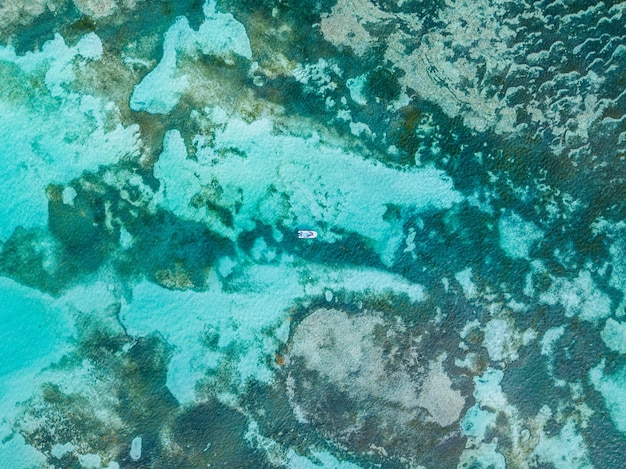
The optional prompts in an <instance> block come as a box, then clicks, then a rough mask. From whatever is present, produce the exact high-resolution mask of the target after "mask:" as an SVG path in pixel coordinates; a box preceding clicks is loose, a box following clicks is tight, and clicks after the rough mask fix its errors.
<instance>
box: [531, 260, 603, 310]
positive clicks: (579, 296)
mask: <svg viewBox="0 0 626 469" xmlns="http://www.w3.org/2000/svg"><path fill="white" fill-rule="evenodd" d="M539 299H540V301H541V302H543V303H546V304H549V305H554V304H557V303H560V304H561V305H563V307H564V309H565V315H566V316H567V317H570V318H571V317H573V316H578V317H580V319H583V320H585V321H591V322H597V321H598V320H600V319H604V318H606V317H608V316H609V315H610V314H611V298H610V297H609V296H608V295H607V294H606V293H604V292H603V291H601V290H600V289H599V288H598V287H597V286H596V284H595V282H594V281H593V279H592V278H591V273H590V272H589V271H588V270H581V271H580V272H579V274H578V277H576V278H575V279H573V280H568V279H563V278H556V279H554V280H553V282H552V285H551V286H550V289H549V290H548V291H547V292H545V293H542V294H541V295H540V297H539Z"/></svg>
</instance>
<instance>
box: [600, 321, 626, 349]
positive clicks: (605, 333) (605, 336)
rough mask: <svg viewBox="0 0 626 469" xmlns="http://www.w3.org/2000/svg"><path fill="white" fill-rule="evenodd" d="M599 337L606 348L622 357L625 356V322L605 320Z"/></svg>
mask: <svg viewBox="0 0 626 469" xmlns="http://www.w3.org/2000/svg"><path fill="white" fill-rule="evenodd" d="M601 336H602V340H603V341H604V343H605V344H606V346H607V347H608V348H610V349H611V350H613V351H614V352H617V353H620V354H622V355H624V354H626V322H618V321H616V320H615V319H613V318H609V319H607V320H606V323H605V325H604V329H602V333H601Z"/></svg>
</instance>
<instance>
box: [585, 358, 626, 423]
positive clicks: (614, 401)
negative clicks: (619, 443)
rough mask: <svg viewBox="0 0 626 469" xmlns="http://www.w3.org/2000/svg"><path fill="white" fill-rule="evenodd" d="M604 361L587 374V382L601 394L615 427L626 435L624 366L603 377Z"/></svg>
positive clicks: (625, 381)
mask: <svg viewBox="0 0 626 469" xmlns="http://www.w3.org/2000/svg"><path fill="white" fill-rule="evenodd" d="M605 366H606V365H605V359H602V361H601V362H600V363H599V364H598V365H597V366H596V367H595V368H592V369H591V371H590V372H589V381H591V384H593V387H594V388H595V390H596V391H598V392H599V393H600V394H602V397H603V398H604V403H605V404H606V407H607V409H608V410H609V413H610V414H611V419H612V420H613V423H614V424H615V427H616V428H617V429H618V430H619V431H620V432H622V433H626V366H625V367H623V368H621V369H620V370H619V371H617V372H616V373H615V374H613V375H605V374H604V368H605Z"/></svg>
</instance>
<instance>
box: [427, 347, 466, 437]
mask: <svg viewBox="0 0 626 469" xmlns="http://www.w3.org/2000/svg"><path fill="white" fill-rule="evenodd" d="M445 359H446V354H445V353H444V354H442V355H441V356H440V357H439V358H438V359H437V360H436V361H431V362H430V365H429V366H430V368H429V371H428V374H427V375H426V379H425V380H424V383H423V385H422V391H421V392H420V395H419V398H418V400H417V404H418V405H419V406H421V407H424V408H425V409H426V410H427V411H428V413H429V414H430V415H431V417H432V418H433V420H434V421H435V422H437V423H438V424H439V425H441V426H442V427H447V426H448V425H452V424H453V423H454V422H456V421H457V420H458V419H459V416H460V415H461V410H463V406H464V405H465V398H464V397H463V396H462V395H461V392H460V391H455V390H453V389H452V387H451V386H452V381H451V380H450V378H449V377H448V375H447V374H446V373H445V371H444V370H443V361H444V360H445Z"/></svg>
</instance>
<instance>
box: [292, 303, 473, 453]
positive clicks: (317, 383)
mask: <svg viewBox="0 0 626 469" xmlns="http://www.w3.org/2000/svg"><path fill="white" fill-rule="evenodd" d="M422 332H423V330H422V331H416V330H415V329H411V328H410V327H408V326H407V325H406V324H404V323H403V322H402V321H400V320H396V319H394V320H393V321H392V320H390V319H389V318H387V317H385V316H384V315H383V314H382V313H381V312H376V311H368V310H364V311H363V312H362V313H358V314H351V313H348V312H347V311H344V310H342V309H330V308H323V307H321V308H318V309H315V310H314V311H313V312H312V313H310V314H309V315H308V316H306V317H305V318H304V319H303V320H302V321H301V322H300V323H299V324H298V325H297V326H296V327H295V328H294V330H293V332H292V335H291V338H290V342H289V345H288V351H287V353H286V355H285V368H286V370H287V375H286V384H287V394H288V396H289V401H290V403H291V406H292V408H293V411H294V413H295V415H296V416H297V417H298V418H299V420H300V421H302V422H308V423H311V424H312V425H313V426H314V427H315V428H317V429H318V431H319V432H320V433H322V434H323V436H324V437H325V438H328V439H330V440H332V441H333V442H334V443H335V444H336V445H337V446H339V447H341V448H342V449H345V450H348V451H350V452H355V453H358V454H360V455H363V456H365V455H367V456H369V457H371V456H375V457H376V458H378V457H380V456H382V457H383V458H386V457H389V458H393V459H398V460H402V461H415V462H419V463H424V462H428V461H430V462H433V461H435V460H436V459H437V457H436V456H435V453H436V452H438V451H440V450H441V447H442V446H446V448H447V449H446V454H448V455H449V456H452V455H453V454H455V453H456V456H457V457H458V454H459V453H460V451H461V450H462V439H461V437H460V436H459V435H458V428H457V427H458V426H457V425H453V424H455V423H457V422H458V420H459V417H460V415H461V411H462V410H463V409H464V408H465V404H466V397H465V396H463V394H462V393H461V392H460V391H459V390H457V389H455V388H456V386H455V384H454V383H453V381H452V379H451V378H450V376H449V375H448V374H447V372H446V370H445V368H444V363H446V359H447V354H446V353H445V351H444V350H443V349H439V350H437V349H436V348H435V349H434V348H432V347H430V346H428V347H425V346H424V345H425V343H424V336H423V335H422ZM457 451H458V452H457ZM439 458H440V456H439ZM439 460H440V461H441V459H439Z"/></svg>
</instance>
